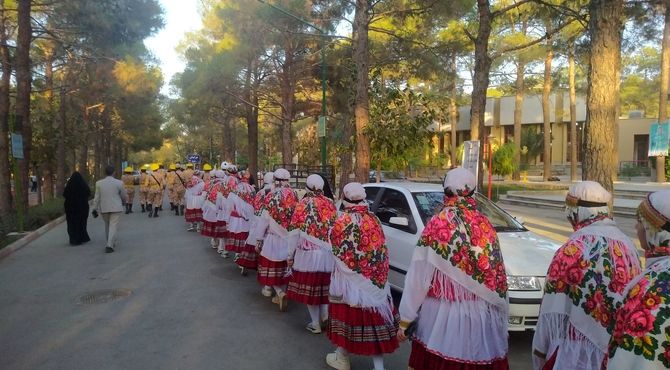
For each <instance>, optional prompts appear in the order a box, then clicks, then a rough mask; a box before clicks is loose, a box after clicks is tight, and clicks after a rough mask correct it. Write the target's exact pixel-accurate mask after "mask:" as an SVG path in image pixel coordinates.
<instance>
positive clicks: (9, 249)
mask: <svg viewBox="0 0 670 370" xmlns="http://www.w3.org/2000/svg"><path fill="white" fill-rule="evenodd" d="M63 221H65V215H62V216H60V217H58V218H56V219H54V220H51V221H50V222H48V223H47V224H46V225H43V226H42V227H40V228H39V229H37V230H35V231H31V232H30V233H28V235H26V236H24V237H23V238H21V239H19V240H17V241H15V242H14V243H12V244H10V245H8V246H6V247H4V248H2V249H0V261H1V260H3V259H4V258H5V257H8V256H10V255H11V254H12V253H14V252H16V251H18V250H19V249H21V248H23V247H25V246H26V245H27V244H28V243H30V242H32V241H34V240H35V239H37V238H39V237H40V236H42V235H44V234H46V233H47V232H48V231H50V230H51V229H53V228H54V227H56V226H58V225H59V224H61V223H62V222H63Z"/></svg>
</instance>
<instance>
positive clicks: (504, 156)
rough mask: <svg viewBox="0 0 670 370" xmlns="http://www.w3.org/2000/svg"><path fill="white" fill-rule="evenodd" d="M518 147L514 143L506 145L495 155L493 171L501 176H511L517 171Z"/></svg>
mask: <svg viewBox="0 0 670 370" xmlns="http://www.w3.org/2000/svg"><path fill="white" fill-rule="evenodd" d="M515 154H516V147H515V146H514V143H509V142H508V143H505V144H503V145H502V146H501V147H499V148H498V150H496V151H495V152H494V153H493V161H492V167H493V168H492V170H493V173H494V174H496V175H500V176H510V175H511V174H513V173H514V171H516V169H517V166H518V164H517V163H516V162H515V161H514V157H515Z"/></svg>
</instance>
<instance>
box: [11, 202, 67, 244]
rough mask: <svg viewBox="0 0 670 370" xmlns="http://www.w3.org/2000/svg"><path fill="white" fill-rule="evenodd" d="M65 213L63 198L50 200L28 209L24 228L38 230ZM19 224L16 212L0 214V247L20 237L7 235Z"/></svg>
mask: <svg viewBox="0 0 670 370" xmlns="http://www.w3.org/2000/svg"><path fill="white" fill-rule="evenodd" d="M63 214H64V210H63V198H54V199H51V200H48V201H46V202H44V203H43V204H40V205H37V206H34V207H30V208H29V209H28V214H27V215H26V218H25V220H24V229H25V230H29V231H32V230H37V229H39V228H40V227H42V226H44V225H46V224H47V223H48V222H49V221H51V220H54V219H56V218H58V217H60V216H62V215H63ZM17 224H18V223H17V219H16V214H15V213H11V214H5V215H2V216H0V249H2V248H3V247H6V246H7V245H9V244H11V243H12V242H14V241H16V240H17V239H18V238H19V237H16V236H8V235H7V234H8V233H10V232H14V231H16V229H17Z"/></svg>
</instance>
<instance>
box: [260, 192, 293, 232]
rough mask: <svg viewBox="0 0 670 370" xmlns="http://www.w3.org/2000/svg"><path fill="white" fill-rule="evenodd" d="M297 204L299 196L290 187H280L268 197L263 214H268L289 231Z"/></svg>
mask: <svg viewBox="0 0 670 370" xmlns="http://www.w3.org/2000/svg"><path fill="white" fill-rule="evenodd" d="M297 203H298V196H297V195H296V193H295V191H293V189H291V187H290V186H284V187H280V188H277V189H275V190H273V191H272V192H271V193H269V194H268V195H267V196H266V198H265V202H264V206H263V211H262V212H267V213H268V214H269V216H270V217H271V218H272V219H273V220H274V221H275V222H276V223H277V224H278V225H279V226H281V227H282V228H283V229H284V230H287V229H288V227H289V223H290V222H291V217H292V216H293V211H294V209H295V206H296V205H297Z"/></svg>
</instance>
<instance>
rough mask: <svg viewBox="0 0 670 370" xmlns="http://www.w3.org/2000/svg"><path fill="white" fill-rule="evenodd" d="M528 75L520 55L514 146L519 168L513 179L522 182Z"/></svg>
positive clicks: (517, 76) (515, 105) (515, 98)
mask: <svg viewBox="0 0 670 370" xmlns="http://www.w3.org/2000/svg"><path fill="white" fill-rule="evenodd" d="M525 74H526V61H525V60H524V59H523V56H521V55H519V57H518V59H517V67H516V84H515V87H516V93H515V95H514V146H515V147H516V151H515V153H514V162H516V164H517V168H516V170H515V171H514V174H513V177H512V178H513V179H514V180H517V181H518V180H520V179H521V176H520V170H521V120H522V118H523V98H524V94H525V86H524V85H525V84H524V77H525Z"/></svg>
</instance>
